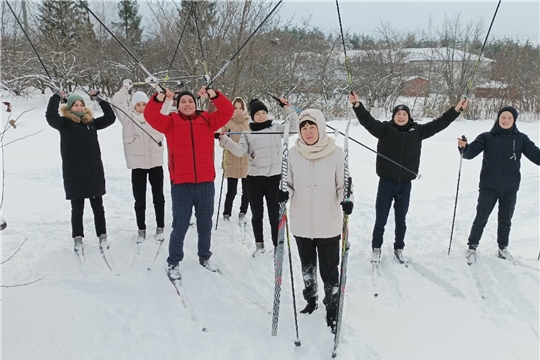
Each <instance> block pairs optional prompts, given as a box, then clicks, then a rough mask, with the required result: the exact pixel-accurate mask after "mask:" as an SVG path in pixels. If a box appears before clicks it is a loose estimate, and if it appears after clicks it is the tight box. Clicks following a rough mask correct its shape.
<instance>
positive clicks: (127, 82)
mask: <svg viewBox="0 0 540 360" xmlns="http://www.w3.org/2000/svg"><path fill="white" fill-rule="evenodd" d="M123 84H124V87H125V88H126V89H127V90H129V89H131V88H132V87H133V82H132V81H131V80H129V79H126V80H124V82H123Z"/></svg>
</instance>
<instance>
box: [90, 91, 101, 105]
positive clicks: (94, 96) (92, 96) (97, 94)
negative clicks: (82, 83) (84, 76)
mask: <svg viewBox="0 0 540 360" xmlns="http://www.w3.org/2000/svg"><path fill="white" fill-rule="evenodd" d="M99 94H100V92H99V90H96V91H95V94H93V95H92V94H90V93H89V94H88V95H90V99H91V100H96V101H97V102H98V103H100V102H101V101H102V100H103V98H102V97H101V96H99Z"/></svg>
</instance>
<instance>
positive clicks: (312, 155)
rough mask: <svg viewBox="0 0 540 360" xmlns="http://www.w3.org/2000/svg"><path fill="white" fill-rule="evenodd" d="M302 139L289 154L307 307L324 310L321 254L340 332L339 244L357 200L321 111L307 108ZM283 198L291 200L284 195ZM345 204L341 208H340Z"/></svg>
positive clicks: (329, 308)
mask: <svg viewBox="0 0 540 360" xmlns="http://www.w3.org/2000/svg"><path fill="white" fill-rule="evenodd" d="M298 123H299V126H298V132H299V137H298V139H297V140H296V144H295V146H294V147H293V148H291V150H290V153H289V172H288V178H287V184H288V188H289V191H290V192H291V197H290V199H291V202H290V204H289V219H290V225H291V233H292V234H293V235H294V237H295V239H296V244H297V246H298V253H299V255H300V262H301V264H302V276H303V279H304V286H305V288H304V290H303V295H304V298H305V299H306V301H307V305H306V307H305V308H304V309H303V310H302V311H300V312H301V313H303V314H311V313H312V312H313V311H315V310H316V309H317V307H318V303H317V301H318V287H317V256H318V260H319V263H320V273H321V278H322V280H323V283H324V294H325V296H324V299H323V303H324V304H325V305H326V320H327V325H328V326H329V327H330V328H331V330H332V332H333V331H334V329H335V320H336V311H337V294H338V281H339V271H338V265H339V240H340V238H341V227H342V221H343V215H342V214H343V212H345V213H346V214H350V213H351V212H352V202H350V201H347V202H345V203H343V186H344V185H343V184H344V171H345V170H344V167H345V160H344V152H343V149H342V148H341V147H339V146H337V145H336V143H335V139H334V138H331V137H329V136H328V135H327V134H326V121H325V118H324V115H323V113H322V112H321V111H320V110H317V109H308V110H304V111H303V112H302V113H301V114H300V116H299V120H298ZM279 198H280V200H287V199H288V198H289V194H288V192H282V191H280V193H279ZM340 205H341V207H340Z"/></svg>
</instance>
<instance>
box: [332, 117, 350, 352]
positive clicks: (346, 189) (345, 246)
mask: <svg viewBox="0 0 540 360" xmlns="http://www.w3.org/2000/svg"><path fill="white" fill-rule="evenodd" d="M350 128H351V119H349V121H348V123H347V127H346V128H345V139H344V143H343V151H344V155H345V157H344V161H345V166H344V172H343V173H344V174H343V175H344V181H343V201H344V202H345V201H349V200H350V197H351V192H352V180H351V177H350V176H349V130H350ZM341 241H342V243H341V268H340V272H339V287H338V309H337V318H336V327H335V331H334V349H333V350H332V358H335V357H336V356H337V348H338V346H339V340H340V335H341V325H342V322H343V305H344V303H345V286H346V283H347V262H348V258H349V248H350V245H349V215H347V214H343V226H342V234H341Z"/></svg>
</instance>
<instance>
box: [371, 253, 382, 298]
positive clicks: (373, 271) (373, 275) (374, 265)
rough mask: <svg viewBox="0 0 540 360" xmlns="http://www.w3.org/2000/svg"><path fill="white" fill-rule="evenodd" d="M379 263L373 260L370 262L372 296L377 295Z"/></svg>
mask: <svg viewBox="0 0 540 360" xmlns="http://www.w3.org/2000/svg"><path fill="white" fill-rule="evenodd" d="M379 264H380V262H378V263H376V262H374V261H372V262H371V280H372V281H373V296H374V297H378V296H379Z"/></svg>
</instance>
